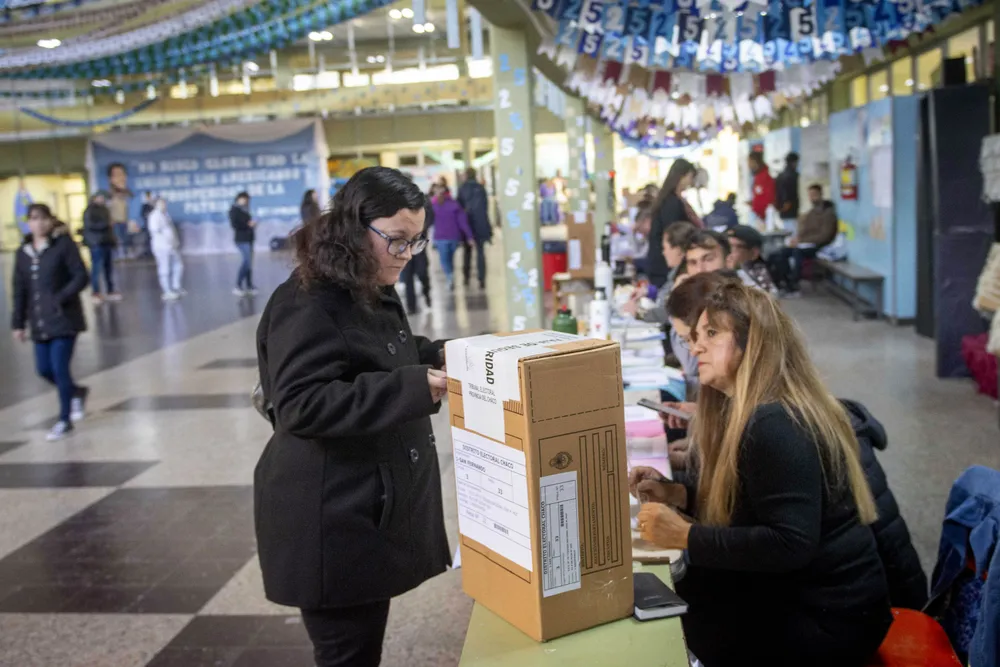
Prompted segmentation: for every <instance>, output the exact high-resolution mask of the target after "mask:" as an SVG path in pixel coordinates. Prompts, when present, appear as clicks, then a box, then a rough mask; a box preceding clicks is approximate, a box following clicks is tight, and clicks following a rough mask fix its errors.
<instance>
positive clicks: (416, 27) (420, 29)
mask: <svg viewBox="0 0 1000 667" xmlns="http://www.w3.org/2000/svg"><path fill="white" fill-rule="evenodd" d="M413 32H415V33H417V34H423V32H424V26H423V25H422V24H420V23H414V24H413Z"/></svg>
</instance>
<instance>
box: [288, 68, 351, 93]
mask: <svg viewBox="0 0 1000 667" xmlns="http://www.w3.org/2000/svg"><path fill="white" fill-rule="evenodd" d="M339 87H340V74H338V73H337V72H321V73H319V74H295V75H293V76H292V90H296V91H303V90H332V89H334V88H339Z"/></svg>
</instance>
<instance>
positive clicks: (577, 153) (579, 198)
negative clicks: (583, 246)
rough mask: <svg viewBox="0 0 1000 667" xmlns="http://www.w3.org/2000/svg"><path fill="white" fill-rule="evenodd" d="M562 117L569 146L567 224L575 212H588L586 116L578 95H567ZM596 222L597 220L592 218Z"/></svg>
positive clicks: (570, 222) (588, 185)
mask: <svg viewBox="0 0 1000 667" xmlns="http://www.w3.org/2000/svg"><path fill="white" fill-rule="evenodd" d="M563 118H564V119H565V121H566V144H567V146H569V174H568V175H567V179H566V181H567V182H566V186H567V189H568V190H569V216H570V218H571V219H570V220H567V224H572V223H573V220H572V218H573V217H574V216H575V215H576V214H577V213H580V214H583V215H586V214H587V213H588V212H590V184H589V183H588V182H587V117H586V107H585V106H584V104H583V100H582V99H580V98H579V97H567V98H566V106H565V111H564V115H563ZM594 224H595V225H596V224H597V220H594Z"/></svg>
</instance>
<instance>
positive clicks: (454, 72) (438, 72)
mask: <svg viewBox="0 0 1000 667" xmlns="http://www.w3.org/2000/svg"><path fill="white" fill-rule="evenodd" d="M456 80H458V65H455V64H454V63H451V64H448V65H436V66H434V67H425V68H423V69H421V68H419V67H407V68H405V69H397V70H393V71H391V72H390V71H384V72H376V73H375V74H373V75H372V83H373V84H374V85H376V86H384V85H393V84H406V83H436V82H438V81H456Z"/></svg>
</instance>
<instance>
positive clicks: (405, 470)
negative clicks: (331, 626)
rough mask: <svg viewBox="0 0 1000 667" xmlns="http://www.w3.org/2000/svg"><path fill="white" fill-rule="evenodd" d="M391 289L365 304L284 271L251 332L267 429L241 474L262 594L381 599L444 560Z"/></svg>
mask: <svg viewBox="0 0 1000 667" xmlns="http://www.w3.org/2000/svg"><path fill="white" fill-rule="evenodd" d="M442 346H443V342H440V341H439V342H431V341H429V340H427V339H426V338H422V337H420V336H414V335H413V334H412V333H411V331H410V325H409V323H408V322H407V320H406V315H405V313H404V311H403V307H402V304H400V302H399V297H398V296H397V295H396V291H395V289H394V288H392V287H388V288H385V289H384V290H383V292H382V296H381V298H380V300H379V302H378V304H376V305H375V307H374V309H373V310H372V311H370V312H366V311H365V309H364V308H362V307H361V306H360V305H359V304H358V303H356V302H355V301H354V300H353V299H352V298H351V296H350V293H349V292H347V291H346V290H343V289H340V288H337V287H331V286H326V287H315V288H313V289H311V290H310V291H308V292H307V291H304V290H303V289H302V288H301V287H300V285H299V282H298V279H297V277H296V276H295V274H293V275H292V277H291V278H289V280H287V281H286V282H285V283H284V284H282V285H281V286H280V287H278V289H277V290H276V291H275V293H274V295H273V296H272V297H271V300H270V301H269V302H268V305H267V307H266V308H265V309H264V313H263V316H262V317H261V321H260V325H259V326H258V329H257V355H258V362H259V367H260V381H261V386H262V389H263V393H264V396H266V397H267V400H269V401H270V402H271V403H272V404H273V406H274V417H275V421H274V425H275V430H274V435H273V436H272V438H271V440H270V442H268V444H267V447H266V448H265V449H264V453H263V454H262V455H261V458H260V461H259V462H258V464H257V468H256V470H255V472H254V509H255V522H256V527H257V543H258V553H259V557H260V565H261V570H262V571H263V574H264V591H265V593H266V595H267V598H268V599H269V600H271V601H273V602H276V603H278V604H284V605H289V606H292V607H299V608H303V609H318V608H330V607H347V606H353V605H359V604H363V603H367V602H373V601H377V600H387V599H389V598H392V597H394V596H397V595H400V594H402V593H405V592H406V591H409V590H411V589H413V588H416V587H417V586H419V585H420V584H421V583H422V582H424V581H426V580H427V579H429V578H431V577H433V576H435V575H437V574H440V573H441V572H443V571H444V570H445V569H446V568H447V566H448V565H449V564H450V562H451V560H450V551H449V548H448V539H447V536H446V534H445V526H444V514H443V509H442V500H441V476H440V472H439V469H438V456H437V449H436V448H435V439H434V434H433V432H432V430H431V422H430V418H429V417H430V415H431V414H434V413H436V412H437V411H438V409H439V408H440V403H435V402H433V400H432V399H431V394H430V391H429V389H428V387H427V369H428V368H431V367H435V368H439V367H440V366H441V364H442V354H441V350H442Z"/></svg>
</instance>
